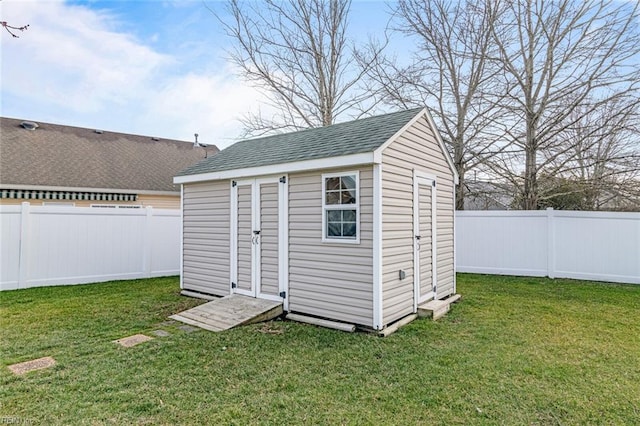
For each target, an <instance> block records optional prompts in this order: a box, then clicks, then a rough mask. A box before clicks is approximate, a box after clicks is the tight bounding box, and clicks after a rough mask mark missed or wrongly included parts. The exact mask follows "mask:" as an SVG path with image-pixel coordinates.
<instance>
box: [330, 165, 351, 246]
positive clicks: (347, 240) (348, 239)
mask: <svg viewBox="0 0 640 426" xmlns="http://www.w3.org/2000/svg"><path fill="white" fill-rule="evenodd" d="M345 176H354V177H355V182H356V197H355V199H356V202H355V203H354V204H327V179H329V178H335V177H345ZM321 196H322V242H323V243H338V244H360V171H359V170H353V171H344V172H335V173H323V174H322V194H321ZM335 210H355V211H356V236H355V238H351V237H331V236H328V235H327V219H328V214H329V213H328V212H329V211H335Z"/></svg>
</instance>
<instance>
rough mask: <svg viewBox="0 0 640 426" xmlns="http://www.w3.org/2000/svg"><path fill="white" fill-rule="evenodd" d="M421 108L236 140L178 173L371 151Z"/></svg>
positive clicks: (268, 164) (258, 165)
mask: <svg viewBox="0 0 640 426" xmlns="http://www.w3.org/2000/svg"><path fill="white" fill-rule="evenodd" d="M421 110H422V108H417V109H410V110H406V111H400V112H395V113H391V114H385V115H378V116H375V117H368V118H363V119H360V120H354V121H349V122H345V123H338V124H334V125H331V126H326V127H318V128H313V129H307V130H301V131H298V132H293V133H285V134H281V135H273V136H267V137H262V138H258V139H248V140H243V141H240V142H236V143H235V144H233V145H231V146H230V147H228V148H226V149H224V150H222V151H220V153H218V154H217V155H215V156H213V157H210V158H208V159H206V160H203V161H201V162H199V163H197V164H195V165H193V166H191V167H188V168H186V169H185V170H183V171H181V172H180V173H179V174H178V176H186V175H195V174H201V173H210V172H221V171H225V170H234V169H242V168H248V167H260V166H271V165H276V164H284V163H291V162H296V161H305V160H315V159H320V158H330V157H339V156H343V155H350V154H360V153H365V152H373V151H375V149H376V148H378V147H380V146H381V145H382V144H384V143H385V142H386V141H387V140H388V139H389V138H390V137H392V136H393V135H394V134H395V133H396V132H397V131H398V130H400V129H402V127H403V126H404V125H405V124H407V123H408V122H409V121H411V119H413V118H414V117H415V116H416V114H418V112H420V111H421Z"/></svg>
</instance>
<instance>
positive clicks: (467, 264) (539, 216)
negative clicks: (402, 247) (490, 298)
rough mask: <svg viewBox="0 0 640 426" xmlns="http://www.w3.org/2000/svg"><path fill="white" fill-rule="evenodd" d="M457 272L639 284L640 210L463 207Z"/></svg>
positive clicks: (458, 228)
mask: <svg viewBox="0 0 640 426" xmlns="http://www.w3.org/2000/svg"><path fill="white" fill-rule="evenodd" d="M456 270H457V271H458V272H474V273H485V274H499V275H529V276H548V277H551V278H575V279H584V280H595V281H611V282H623V283H634V284H640V213H616V212H581V211H561V210H553V209H548V210H546V211H544V210H542V211H459V212H456Z"/></svg>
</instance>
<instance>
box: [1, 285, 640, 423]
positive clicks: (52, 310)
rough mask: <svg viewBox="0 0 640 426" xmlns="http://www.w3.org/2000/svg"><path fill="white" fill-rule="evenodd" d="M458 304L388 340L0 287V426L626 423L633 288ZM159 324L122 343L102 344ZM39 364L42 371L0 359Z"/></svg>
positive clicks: (636, 388)
mask: <svg viewBox="0 0 640 426" xmlns="http://www.w3.org/2000/svg"><path fill="white" fill-rule="evenodd" d="M458 292H459V293H461V294H462V295H463V299H462V301H461V302H460V303H458V304H456V305H454V306H453V308H452V311H451V312H450V313H449V314H448V315H447V316H446V317H445V318H443V319H441V320H439V321H437V322H433V321H430V320H425V319H420V320H417V321H414V322H413V323H411V324H410V325H408V326H406V327H404V328H402V329H401V330H400V331H398V332H397V333H395V334H393V335H392V336H390V337H387V338H384V339H383V338H379V337H375V336H373V335H370V334H366V333H354V334H347V333H342V332H338V331H333V330H327V329H321V328H317V327H313V326H309V325H303V324H297V323H291V322H282V321H275V322H271V323H267V324H266V325H265V324H256V325H253V326H248V327H242V328H239V329H235V330H230V331H228V332H224V333H211V332H207V331H196V332H193V333H185V332H183V331H181V330H178V329H177V328H176V327H175V326H173V325H165V326H160V325H159V324H160V323H161V322H163V321H165V320H166V319H167V316H168V315H170V314H172V313H175V312H178V311H180V310H183V309H185V308H188V307H190V306H193V305H195V304H198V303H200V302H198V301H194V300H193V299H189V298H185V297H181V296H179V295H178V280H177V278H160V279H150V280H138V281H126V282H113V283H106V284H92V285H86V286H70V287H57V288H41V289H30V290H22V291H10V292H1V293H0V339H1V340H0V362H1V363H2V366H1V367H0V421H3V422H5V423H6V422H7V421H14V422H17V421H21V422H22V424H25V423H28V422H30V423H32V424H47V425H49V424H247V423H268V424H278V425H280V424H287V423H290V424H465V425H466V424H518V425H519V424H540V425H546V424H637V423H638V422H640V286H633V285H613V284H602V283H587V282H581V281H571V280H554V281H552V280H547V279H537V278H514V277H495V276H480V275H460V276H459V278H458ZM159 328H163V329H164V330H166V331H169V332H170V333H171V335H170V336H169V337H163V338H156V339H154V340H153V341H151V342H147V343H144V344H141V345H139V346H136V347H133V348H128V349H125V348H121V347H118V346H117V345H115V344H113V343H112V341H113V340H115V339H118V338H120V337H124V336H128V335H132V334H136V333H150V332H151V331H153V330H156V329H159ZM43 356H53V357H54V358H55V359H56V360H57V362H58V363H57V365H56V366H55V367H54V368H51V369H48V370H41V371H34V372H31V373H28V374H26V375H24V376H20V377H18V376H14V375H13V374H12V373H11V372H10V371H9V369H8V368H6V366H7V365H9V364H12V363H16V362H21V361H26V360H30V359H34V358H39V357H43Z"/></svg>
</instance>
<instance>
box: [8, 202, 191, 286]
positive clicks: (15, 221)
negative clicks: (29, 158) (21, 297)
mask: <svg viewBox="0 0 640 426" xmlns="http://www.w3.org/2000/svg"><path fill="white" fill-rule="evenodd" d="M0 237H1V238H0V290H11V289H19V288H29V287H40V286H50V285H58V284H81V283H92V282H99V281H109V280H119V279H133V278H145V277H154V276H165V275H177V274H179V273H180V211H179V210H159V209H158V210H156V209H152V208H151V207H147V208H146V209H144V208H143V209H109V208H91V207H60V206H30V205H29V203H22V205H20V206H0Z"/></svg>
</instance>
